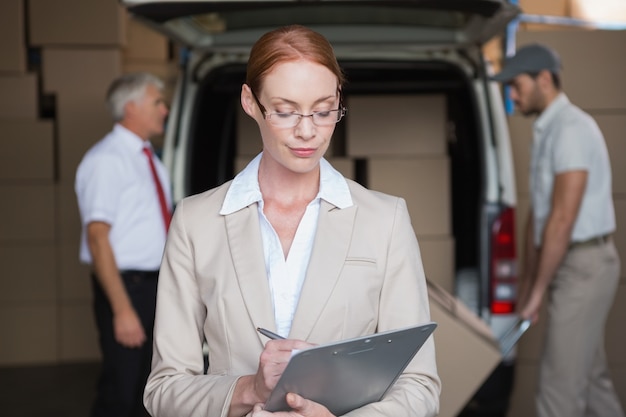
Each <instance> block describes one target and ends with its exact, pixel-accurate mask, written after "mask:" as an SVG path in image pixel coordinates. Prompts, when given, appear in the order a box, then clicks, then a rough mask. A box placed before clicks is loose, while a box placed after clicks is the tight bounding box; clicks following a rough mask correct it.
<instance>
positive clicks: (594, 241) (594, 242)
mask: <svg viewBox="0 0 626 417" xmlns="http://www.w3.org/2000/svg"><path fill="white" fill-rule="evenodd" d="M610 241H611V235H610V234H609V235H603V236H596V237H592V238H591V239H587V240H581V241H579V242H572V243H570V245H569V248H570V249H574V248H589V247H593V246H600V245H604V244H605V243H609V242H610Z"/></svg>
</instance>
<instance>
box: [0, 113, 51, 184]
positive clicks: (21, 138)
mask: <svg viewBox="0 0 626 417" xmlns="http://www.w3.org/2000/svg"><path fill="white" fill-rule="evenodd" d="M0 131H1V132H2V136H0V179H2V180H46V181H50V182H51V181H52V180H53V179H54V160H53V159H54V150H53V144H54V137H53V126H52V121H49V120H43V121H37V120H26V119H0Z"/></svg>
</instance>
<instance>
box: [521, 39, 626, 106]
mask: <svg viewBox="0 0 626 417" xmlns="http://www.w3.org/2000/svg"><path fill="white" fill-rule="evenodd" d="M532 42H540V43H543V44H546V45H548V46H551V47H552V48H554V49H555V50H556V51H557V52H558V53H559V55H560V56H561V61H562V64H563V71H562V72H561V75H562V87H563V90H564V91H565V93H566V94H567V95H568V97H569V98H570V100H571V101H572V102H573V103H574V104H576V105H577V106H579V107H581V108H582V109H584V110H587V111H589V110H594V109H597V110H606V109H625V108H626V101H625V100H624V97H626V77H624V68H626V54H624V53H621V51H623V50H624V45H626V31H620V30H606V31H603V30H593V31H582V30H578V31H566V32H564V31H542V32H518V34H517V44H518V45H525V44H528V43H532Z"/></svg>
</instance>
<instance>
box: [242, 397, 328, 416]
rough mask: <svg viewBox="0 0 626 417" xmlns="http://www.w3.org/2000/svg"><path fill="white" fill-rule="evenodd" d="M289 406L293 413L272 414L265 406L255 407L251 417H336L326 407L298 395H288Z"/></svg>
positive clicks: (280, 412) (279, 412)
mask: <svg viewBox="0 0 626 417" xmlns="http://www.w3.org/2000/svg"><path fill="white" fill-rule="evenodd" d="M287 404H289V407H291V408H292V410H291V411H278V412H276V413H270V412H269V411H264V410H263V404H257V405H255V406H254V409H253V410H252V413H251V414H250V416H251V417H263V416H266V417H269V416H273V417H335V416H334V415H333V414H332V413H331V412H330V411H328V409H327V408H326V407H324V406H323V405H321V404H318V403H316V402H314V401H311V400H307V399H306V398H302V397H301V396H299V395H298V394H294V393H289V394H287Z"/></svg>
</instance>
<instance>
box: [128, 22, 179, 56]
mask: <svg viewBox="0 0 626 417" xmlns="http://www.w3.org/2000/svg"><path fill="white" fill-rule="evenodd" d="M125 23H126V45H125V46H124V47H123V54H124V61H126V62H132V61H160V62H165V61H167V60H168V59H169V41H168V39H167V38H166V37H165V36H163V35H162V34H160V33H158V32H156V31H154V30H153V29H150V28H149V27H148V26H146V25H145V24H143V23H141V22H139V21H138V20H136V19H134V18H132V17H131V16H128V17H127V18H126V22H125Z"/></svg>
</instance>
